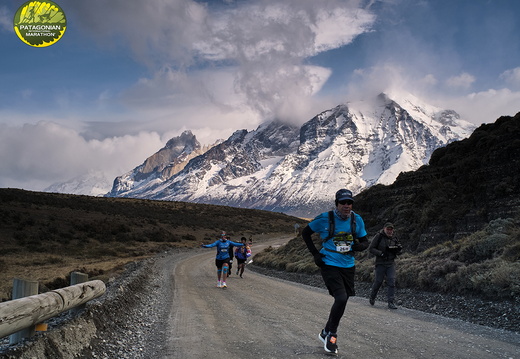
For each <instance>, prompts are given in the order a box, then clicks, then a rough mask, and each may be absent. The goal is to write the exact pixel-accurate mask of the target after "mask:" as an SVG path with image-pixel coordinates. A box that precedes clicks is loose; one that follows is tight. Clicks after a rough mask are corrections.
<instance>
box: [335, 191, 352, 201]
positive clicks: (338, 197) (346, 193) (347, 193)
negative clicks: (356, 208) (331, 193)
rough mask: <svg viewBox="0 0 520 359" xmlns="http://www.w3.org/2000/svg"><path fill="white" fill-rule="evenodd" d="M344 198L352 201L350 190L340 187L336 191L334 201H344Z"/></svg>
mask: <svg viewBox="0 0 520 359" xmlns="http://www.w3.org/2000/svg"><path fill="white" fill-rule="evenodd" d="M344 200H351V201H353V200H354V198H353V197H352V192H351V191H349V190H348V189H344V188H343V189H340V190H339V191H338V192H336V201H344Z"/></svg>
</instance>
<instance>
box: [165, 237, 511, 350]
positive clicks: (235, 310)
mask: <svg viewBox="0 0 520 359" xmlns="http://www.w3.org/2000/svg"><path fill="white" fill-rule="evenodd" d="M283 241H284V239H278V240H277V241H271V242H269V243H266V244H261V245H260V244H259V245H256V244H255V246H254V247H253V250H254V252H255V253H258V252H259V251H260V250H261V249H262V248H263V247H265V246H266V245H267V244H271V245H275V246H276V245H279V244H281V243H283ZM302 245H303V243H302ZM214 261H215V250H214V248H212V249H204V250H200V251H197V252H196V253H195V254H194V255H193V256H189V257H187V258H185V259H183V260H181V261H179V262H177V263H171V265H172V268H171V271H170V274H169V275H170V277H171V280H173V281H174V285H173V286H172V287H173V289H172V290H173V293H170V297H171V298H173V300H172V301H171V308H170V315H169V318H168V325H167V328H168V329H167V338H168V339H167V342H166V343H165V346H166V348H165V350H164V351H163V354H164V356H163V357H164V358H211V359H214V358H241V359H250V358H251V359H252V358H322V357H323V358H330V356H327V355H325V354H324V351H323V348H322V346H321V342H320V341H319V340H318V339H317V335H318V332H319V331H320V330H321V328H322V327H323V325H324V324H325V323H324V322H325V320H326V318H327V315H328V312H329V309H330V306H331V304H332V297H331V296H329V295H328V293H326V291H325V290H323V289H318V288H314V287H310V286H306V285H301V284H297V283H292V282H287V281H283V280H279V279H275V278H271V277H267V276H263V275H260V274H256V273H253V272H251V271H248V270H247V268H246V272H245V274H244V278H243V279H241V278H239V277H238V276H237V275H235V274H234V273H233V275H232V276H231V277H230V278H229V279H228V288H227V289H220V288H217V287H216V267H215V264H214ZM235 268H236V267H235ZM338 346H339V355H338V356H337V357H338V358H372V359H377V358H402V359H406V358H443V359H444V358H457V359H476V358H478V359H486V358H489V359H497V358H505V359H509V358H520V335H518V334H515V333H512V332H508V331H503V330H498V329H491V328H488V327H483V326H478V325H474V324H470V323H466V322H463V321H459V320H454V319H448V318H444V317H440V316H436V315H432V314H427V313H423V312H419V311H414V310H410V309H405V308H399V309H398V310H393V311H391V310H389V309H387V308H386V306H385V305H384V303H376V305H375V306H374V307H371V306H370V305H368V302H367V300H366V299H362V298H356V297H353V298H350V299H349V302H348V305H347V311H346V313H345V316H344V317H343V320H342V322H341V323H340V327H339V330H338Z"/></svg>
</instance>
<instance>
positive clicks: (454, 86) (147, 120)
mask: <svg viewBox="0 0 520 359" xmlns="http://www.w3.org/2000/svg"><path fill="white" fill-rule="evenodd" d="M55 2H56V3H57V4H58V5H60V6H61V7H62V9H63V10H64V12H65V15H66V17H67V30H66V32H65V34H64V36H63V38H62V39H61V40H59V41H58V42H57V43H56V44H54V45H52V46H49V47H45V48H35V47H31V46H28V45H26V44H24V43H23V42H21V41H20V40H19V39H18V37H17V36H16V34H15V33H14V31H13V16H14V13H15V12H16V10H17V9H18V8H19V7H20V6H21V5H22V4H23V3H25V1H23V0H22V1H17V0H3V1H2V2H1V3H0V46H1V49H2V51H1V56H0V69H1V70H0V161H1V163H2V170H1V171H0V187H17V188H25V189H30V190H43V189H44V188H46V187H47V186H49V185H50V184H52V183H55V182H60V181H66V180H69V179H71V178H73V177H76V176H81V175H84V174H86V173H89V172H90V173H92V171H99V172H101V173H103V175H104V176H107V178H108V179H109V180H110V181H111V180H113V178H114V177H115V176H117V175H120V174H122V173H125V172H127V171H129V170H131V169H132V168H134V167H135V166H137V165H139V164H141V163H142V162H143V161H144V160H145V159H146V157H148V156H150V155H151V154H153V153H155V152H156V151H157V150H159V149H160V148H161V147H162V146H164V144H165V143H166V141H167V140H168V139H170V138H171V137H173V136H176V135H179V134H180V133H181V132H182V131H184V130H187V129H189V130H192V132H193V133H194V134H195V135H196V136H197V138H198V139H199V141H200V142H201V143H203V144H207V143H212V142H213V141H215V140H217V139H219V138H227V137H228V136H229V135H230V134H231V133H232V132H233V131H235V130H237V129H242V128H245V129H248V130H253V129H255V128H256V127H257V126H258V125H259V124H260V123H261V122H263V121H265V120H269V119H273V118H280V119H283V120H284V121H288V122H291V123H296V124H301V123H303V122H305V121H307V120H309V119H310V118H312V117H313V116H314V115H316V114H317V113H319V112H321V111H323V110H326V109H329V108H331V107H334V106H336V105H338V104H340V103H342V102H346V101H349V100H353V99H357V98H363V97H366V96H372V95H375V94H377V93H379V92H381V91H389V90H392V91H405V92H411V93H413V94H414V95H415V96H417V97H420V98H422V99H423V100H425V101H426V102H429V103H430V104H432V105H436V106H438V107H441V108H449V109H453V110H455V111H457V112H458V113H459V114H460V115H461V116H462V117H463V118H464V119H466V120H468V121H470V122H473V123H475V124H481V123H490V122H494V121H495V120H496V118H498V117H499V116H501V115H514V114H515V113H516V112H518V111H520V21H518V19H519V18H520V2H518V1H511V0H493V1H491V0H489V1H485V0H423V1H421V0H417V1H412V0H380V1H377V0H372V1H369V0H353V1H341V0H321V1H315V0H284V1H275V0H240V1H234V0H227V1H222V0H220V1H209V2H207V1H204V2H203V1H193V0H154V1H141V0H109V1H104V0H88V1H87V0H74V1H72V0H57V1H55Z"/></svg>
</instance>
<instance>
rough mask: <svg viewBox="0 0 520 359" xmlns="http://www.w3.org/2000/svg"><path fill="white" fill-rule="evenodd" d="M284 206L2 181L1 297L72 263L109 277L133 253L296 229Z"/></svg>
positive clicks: (61, 280) (56, 279) (62, 276)
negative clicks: (78, 192) (81, 191)
mask: <svg viewBox="0 0 520 359" xmlns="http://www.w3.org/2000/svg"><path fill="white" fill-rule="evenodd" d="M295 223H300V224H303V221H302V220H301V219H298V218H295V217H291V216H287V215H285V214H282V213H272V212H266V211H259V210H251V209H239V208H233V207H225V206H215V205H205V204H193V203H183V202H166V201H148V200H137V199H123V198H98V197H89V196H75V195H64V194H51V193H41V192H30V191H23V190H17V189H0V248H1V250H0V300H6V299H8V298H9V296H10V294H9V292H10V290H11V287H12V280H13V278H21V279H26V280H38V281H39V282H40V291H45V290H47V289H54V288H59V287H63V286H66V285H68V275H69V273H70V272H71V271H76V270H77V271H82V272H86V273H88V274H89V277H90V278H94V277H96V276H97V277H98V278H100V279H104V280H106V279H107V278H108V277H109V276H112V275H115V274H117V272H118V271H120V270H121V269H122V268H123V266H124V265H125V264H126V263H128V262H131V261H135V260H140V259H143V258H147V257H150V256H152V255H154V254H155V253H157V252H159V251H164V250H167V249H170V248H193V247H196V246H198V245H199V244H200V243H201V242H205V243H210V242H213V241H214V240H215V239H216V235H218V234H220V232H221V231H223V230H224V231H226V232H227V233H228V234H230V235H231V238H232V240H239V238H240V237H241V236H246V237H248V238H249V237H250V236H252V237H253V239H254V240H258V239H261V238H266V237H268V235H269V234H270V233H271V234H273V233H293V231H294V224H295Z"/></svg>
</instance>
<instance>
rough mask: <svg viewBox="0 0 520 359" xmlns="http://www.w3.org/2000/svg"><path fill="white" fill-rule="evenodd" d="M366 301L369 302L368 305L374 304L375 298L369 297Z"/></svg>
mask: <svg viewBox="0 0 520 359" xmlns="http://www.w3.org/2000/svg"><path fill="white" fill-rule="evenodd" d="M368 302H369V303H370V305H374V304H376V299H375V298H370V299H369V300H368Z"/></svg>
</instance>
